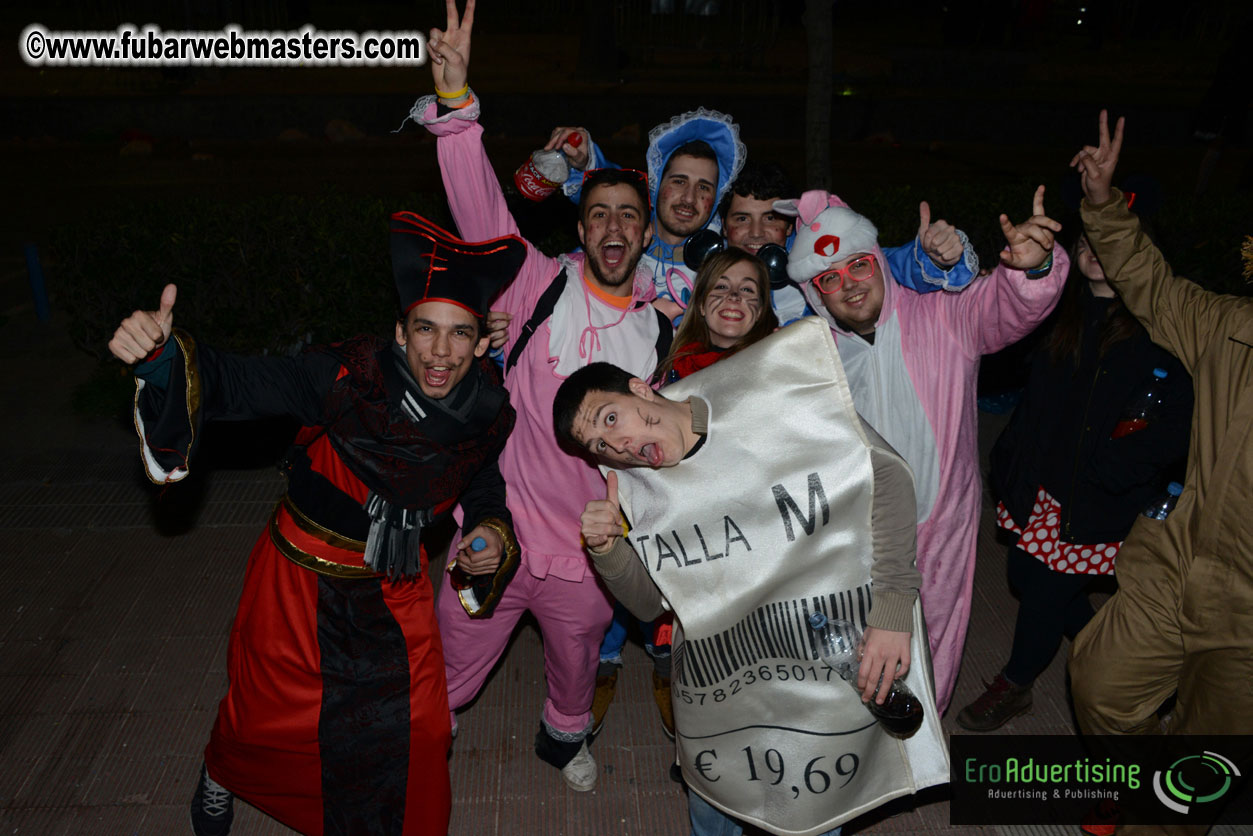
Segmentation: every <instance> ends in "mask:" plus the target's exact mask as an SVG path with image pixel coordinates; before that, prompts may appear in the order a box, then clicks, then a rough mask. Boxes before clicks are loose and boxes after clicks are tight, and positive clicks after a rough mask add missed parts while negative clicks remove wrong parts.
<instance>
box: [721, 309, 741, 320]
mask: <svg viewBox="0 0 1253 836" xmlns="http://www.w3.org/2000/svg"><path fill="white" fill-rule="evenodd" d="M718 316H719V317H721V318H722V319H725V320H728V321H730V322H739V321H741V320H743V319H744V312H743V311H718Z"/></svg>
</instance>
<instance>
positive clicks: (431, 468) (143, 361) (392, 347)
mask: <svg viewBox="0 0 1253 836" xmlns="http://www.w3.org/2000/svg"><path fill="white" fill-rule="evenodd" d="M391 229H392V235H391V239H392V264H393V270H394V272H395V278H396V289H397V292H398V294H399V301H400V317H399V321H398V322H397V323H396V333H395V339H394V340H387V339H382V338H378V337H358V338H355V339H351V340H347V341H345V342H342V343H335V344H333V345H330V346H328V347H325V348H315V349H312V350H310V351H308V352H306V353H305V354H303V355H302V356H300V357H298V358H282V357H240V356H235V355H230V354H225V353H222V352H218V351H215V350H213V349H211V348H209V347H207V346H204V345H201V344H198V343H196V341H195V340H194V339H192V337H191V336H190V335H188V334H187V333H185V332H183V331H181V330H176V329H173V327H172V326H173V307H174V302H175V299H176V293H177V290H176V288H175V287H174V286H173V285H168V286H167V287H166V288H165V291H164V292H163V294H162V297H161V305H160V308H159V310H156V311H136V312H135V313H134V314H132V315H131V316H130V317H128V318H127V319H126V320H125V321H124V322H123V323H122V325H121V326H120V327H119V328H118V330H117V332H116V334H115V335H114V338H113V340H112V341H111V342H110V344H109V347H110V349H111V350H112V352H113V353H114V355H115V356H117V357H118V358H119V359H121V360H123V361H124V362H127V363H138V364H139V365H138V366H137V367H136V369H135V374H136V377H137V379H138V380H137V391H136V396H135V426H136V428H137V430H138V432H139V435H140V438H141V442H142V443H141V445H140V449H141V451H142V456H143V460H144V465H145V467H146V469H147V471H148V476H149V478H151V479H152V480H153V481H154V482H157V483H166V482H171V481H177V480H178V479H181V478H183V477H184V476H186V475H187V465H188V462H189V460H190V459H192V458H193V456H194V455H195V452H196V447H197V444H198V441H199V439H200V435H201V434H200V429H201V425H202V424H203V423H204V422H205V421H209V420H213V419H226V420H231V419H236V420H239V419H249V418H256V417H262V416H271V415H291V416H294V417H296V418H297V419H298V420H299V421H300V422H301V424H302V429H301V430H300V432H299V434H298V435H297V437H296V441H295V443H294V445H293V447H292V449H291V451H290V453H289V454H288V456H287V457H286V460H285V463H284V467H285V469H286V472H287V477H288V488H287V493H286V495H284V497H283V498H282V499H281V500H280V501H279V503H278V505H277V506H276V507H275V509H274V514H273V516H272V517H271V519H270V523H269V525H268V526H267V528H266V531H265V532H263V533H262V535H261V537H260V538H259V539H258V540H257V543H256V545H255V546H254V547H253V550H252V554H251V556H250V557H249V560H248V568H247V574H246V576H245V580H244V588H243V594H242V596H241V599H240V604H239V610H238V612H237V614H236V616H235V624H234V627H233V628H232V631H231V638H230V645H229V651H228V654H229V655H228V658H227V669H228V673H229V675H230V687H229V690H228V691H227V694H226V697H225V698H224V699H223V700H222V702H221V704H220V705H219V707H218V717H217V722H216V724H215V725H214V728H213V733H212V736H211V738H210V740H209V745H208V747H207V748H206V750H205V766H204V767H203V768H202V769H201V773H200V780H199V783H198V787H197V791H196V796H195V798H194V799H193V802H192V827H193V830H194V831H195V832H196V833H197V834H198V836H222V834H226V833H227V832H228V831H229V830H230V825H231V818H232V815H233V811H232V798H233V794H238V795H239V796H240V797H242V798H244V799H245V800H247V801H248V802H249V803H250V804H252V805H254V806H256V807H258V808H260V809H261V810H263V811H264V812H266V813H268V814H269V815H271V816H273V817H274V818H276V819H278V820H279V821H281V822H282V823H283V824H285V825H287V826H288V827H291V828H293V829H295V830H297V831H299V832H301V833H305V834H315V835H316V836H320V835H321V834H332V833H336V834H338V833H354V834H389V836H390V835H391V834H403V836H445V834H446V833H447V828H448V817H449V808H450V794H449V779H448V766H447V751H448V746H449V742H450V734H451V729H450V724H449V719H448V717H449V715H448V696H447V689H446V686H445V681H444V661H443V651H442V647H441V644H440V637H439V633H438V628H437V625H436V621H435V612H434V606H433V594H432V588H431V584H430V582H429V581H428V579H427V576H426V564H427V559H426V554H425V552H424V551H423V550H422V549H421V547H420V546H419V543H418V537H419V535H420V533H421V530H422V527H423V526H424V525H427V524H429V523H430V522H431V521H432V520H433V519H434V518H436V517H438V516H439V515H441V514H444V513H446V512H449V511H451V510H452V508H453V506H454V505H455V504H458V503H460V506H461V511H462V514H463V522H462V526H461V530H462V531H464V532H466V535H465V537H464V538H463V539H462V540H461V541H460V543H459V550H458V555H457V564H458V566H459V567H460V569H461V570H463V571H464V572H465V573H467V574H469V575H470V576H471V580H473V581H477V582H475V583H473V584H471V585H470V588H469V589H467V590H466V591H464V592H462V593H461V599H462V602H463V604H464V605H465V606H466V608H467V610H468V611H470V612H471V613H472V614H485V613H486V612H487V611H489V610H490V607H491V606H492V601H493V600H494V598H495V597H496V596H498V595H499V593H500V591H502V589H503V586H504V584H505V583H507V582H508V579H509V577H510V576H511V575H512V572H513V571H514V570H515V569H516V567H517V562H518V546H517V542H516V540H515V539H514V536H513V532H512V528H511V522H510V516H509V512H508V510H507V509H506V507H505V484H504V481H503V480H502V479H501V476H500V471H499V469H498V468H497V457H498V455H499V454H500V451H501V449H502V447H503V446H504V444H505V439H506V437H507V436H508V435H509V432H510V430H512V428H513V424H514V410H513V408H512V407H511V406H510V405H509V403H508V398H507V395H506V393H505V390H504V389H503V388H502V387H501V386H500V384H499V383H498V382H497V379H496V377H495V374H494V370H493V369H492V366H491V364H490V362H488V361H486V359H485V358H484V353H485V352H486V350H487V335H486V331H485V329H484V328H483V315H484V314H485V313H486V311H487V302H488V300H489V299H490V298H491V297H492V296H493V295H494V293H495V292H496V291H497V290H498V289H499V288H500V287H501V286H502V285H504V284H505V283H506V282H508V281H509V280H510V279H512V278H513V276H514V274H515V273H516V272H517V270H518V268H519V266H521V264H522V261H523V259H524V258H525V257H526V250H525V247H524V245H523V243H522V242H521V241H520V240H519V239H517V238H515V237H513V236H506V237H504V238H498V239H495V240H492V241H487V242H483V243H478V244H470V243H466V242H464V241H460V240H458V239H456V238H454V237H453V236H451V235H449V234H448V233H447V232H445V231H443V230H441V229H439V228H438V227H435V226H433V225H431V224H430V223H429V222H427V221H426V220H424V219H423V218H420V217H418V216H416V215H413V214H410V213H399V214H397V215H394V216H393V217H392V226H391ZM171 337H172V339H171ZM476 590H477V594H476Z"/></svg>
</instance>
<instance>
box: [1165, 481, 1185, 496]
mask: <svg viewBox="0 0 1253 836" xmlns="http://www.w3.org/2000/svg"><path fill="white" fill-rule="evenodd" d="M1166 493H1168V494H1170V495H1171V496H1179V494H1181V493H1183V485H1181V484H1179V483H1178V482H1171V483H1170V484H1169V485H1167V486H1166Z"/></svg>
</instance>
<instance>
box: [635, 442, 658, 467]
mask: <svg viewBox="0 0 1253 836" xmlns="http://www.w3.org/2000/svg"><path fill="white" fill-rule="evenodd" d="M636 455H637V456H639V457H640V458H641V459H642V460H644V461H645V462H647V463H648V466H649V467H660V466H661V458H662V456H661V448H660V447H659V446H658V445H657V444H656V443H655V442H652V441H650V442H649V443H647V444H645V445H644V446H642V447H640V449H639V452H638V453H636Z"/></svg>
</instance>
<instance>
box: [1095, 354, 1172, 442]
mask: <svg viewBox="0 0 1253 836" xmlns="http://www.w3.org/2000/svg"><path fill="white" fill-rule="evenodd" d="M1165 380H1166V370H1165V369H1154V370H1153V376H1152V377H1151V378H1149V380H1148V382H1147V383H1145V384H1144V385H1143V386H1141V387H1140V388H1139V389H1137V390H1136V391H1135V393H1134V394H1132V396H1131V400H1129V401H1128V402H1127V408H1126V409H1125V410H1124V411H1123V414H1122V417H1121V418H1119V419H1118V423H1117V424H1115V425H1114V431H1113V432H1112V433H1110V434H1109V437H1110V438H1122V437H1123V436H1126V435H1131V434H1132V433H1138V432H1139V431H1140V430H1142V429H1144V428H1145V427H1147V426H1148V425H1149V424H1151V423H1153V421H1155V420H1156V419H1157V416H1158V415H1159V414H1160V411H1161V408H1162V399H1163V398H1164V397H1165V394H1166V392H1165V385H1164V381H1165Z"/></svg>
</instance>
